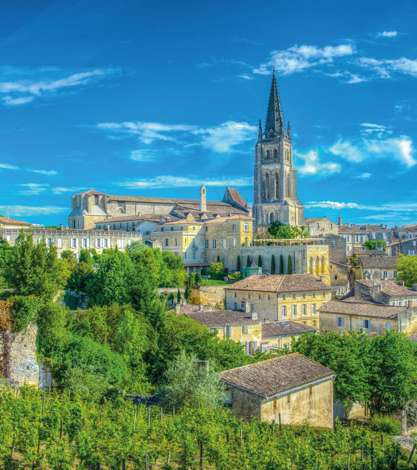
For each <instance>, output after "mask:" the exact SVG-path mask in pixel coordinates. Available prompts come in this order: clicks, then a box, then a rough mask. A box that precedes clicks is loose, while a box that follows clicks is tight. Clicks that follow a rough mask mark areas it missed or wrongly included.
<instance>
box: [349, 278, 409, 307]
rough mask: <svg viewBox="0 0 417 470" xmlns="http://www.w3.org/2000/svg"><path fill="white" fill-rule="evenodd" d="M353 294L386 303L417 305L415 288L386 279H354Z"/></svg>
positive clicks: (407, 305)
mask: <svg viewBox="0 0 417 470" xmlns="http://www.w3.org/2000/svg"><path fill="white" fill-rule="evenodd" d="M355 296H356V297H358V298H361V299H364V300H369V301H372V302H377V303H381V304H386V305H395V306H402V307H417V291H416V290H413V289H409V288H408V287H405V286H403V285H400V284H397V283H396V282H394V281H392V280H387V279H385V280H370V279H362V280H358V281H356V283H355Z"/></svg>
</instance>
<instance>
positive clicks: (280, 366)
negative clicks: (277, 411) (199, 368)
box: [221, 353, 334, 399]
mask: <svg viewBox="0 0 417 470" xmlns="http://www.w3.org/2000/svg"><path fill="white" fill-rule="evenodd" d="M333 377H334V372H333V371H332V370H331V369H328V368H327V367H324V366H322V365H321V364H319V363H318V362H314V361H312V360H311V359H308V358H307V357H305V356H303V355H301V354H298V353H293V354H288V355H285V356H280V357H276V358H273V359H269V360H267V361H262V362H257V363H255V364H249V365H247V366H243V367H237V368H236V369H230V370H227V371H225V372H223V373H222V374H221V378H222V380H223V381H224V382H225V383H226V384H227V385H230V386H232V387H236V388H239V389H241V390H245V391H246V392H249V393H252V394H254V395H257V396H259V397H261V398H263V399H270V398H273V397H274V396H276V395H279V394H280V393H282V392H286V391H290V390H291V389H293V388H296V387H300V386H303V385H308V384H309V383H311V382H314V381H317V380H320V379H327V378H329V379H331V378H333Z"/></svg>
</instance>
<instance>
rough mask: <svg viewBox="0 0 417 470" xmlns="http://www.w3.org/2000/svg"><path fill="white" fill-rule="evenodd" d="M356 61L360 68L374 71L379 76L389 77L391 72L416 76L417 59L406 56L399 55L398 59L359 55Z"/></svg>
mask: <svg viewBox="0 0 417 470" xmlns="http://www.w3.org/2000/svg"><path fill="white" fill-rule="evenodd" d="M357 63H358V65H359V66H361V67H362V68H365V69H369V70H372V71H374V72H375V73H376V74H377V76H378V77H379V78H384V79H387V78H391V76H392V73H401V74H404V75H409V76H412V77H417V59H408V58H407V57H400V58H399V59H375V58H373V57H361V58H359V59H358V61H357Z"/></svg>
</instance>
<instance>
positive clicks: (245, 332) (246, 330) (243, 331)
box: [242, 325, 249, 335]
mask: <svg viewBox="0 0 417 470" xmlns="http://www.w3.org/2000/svg"><path fill="white" fill-rule="evenodd" d="M248 333H249V327H248V325H242V334H244V335H247V334H248Z"/></svg>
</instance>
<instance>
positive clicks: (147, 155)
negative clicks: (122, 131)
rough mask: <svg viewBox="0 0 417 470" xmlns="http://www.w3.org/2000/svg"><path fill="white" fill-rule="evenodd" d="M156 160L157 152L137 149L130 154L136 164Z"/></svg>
mask: <svg viewBox="0 0 417 470" xmlns="http://www.w3.org/2000/svg"><path fill="white" fill-rule="evenodd" d="M156 158H157V156H156V154H155V152H153V151H152V150H149V149H137V150H132V151H131V152H130V159H131V160H133V161H135V162H153V161H155V160H156Z"/></svg>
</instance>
